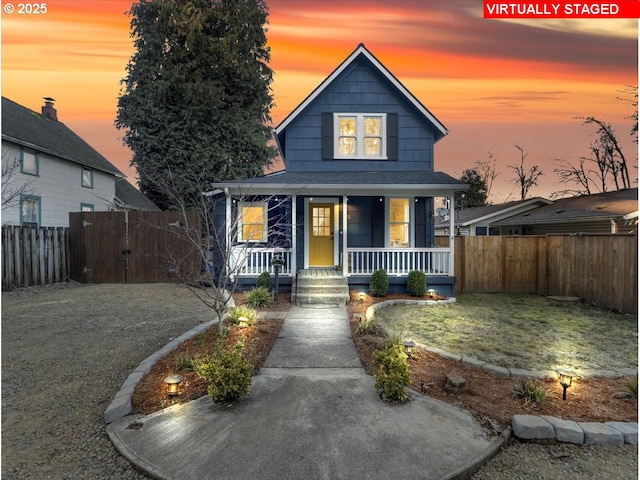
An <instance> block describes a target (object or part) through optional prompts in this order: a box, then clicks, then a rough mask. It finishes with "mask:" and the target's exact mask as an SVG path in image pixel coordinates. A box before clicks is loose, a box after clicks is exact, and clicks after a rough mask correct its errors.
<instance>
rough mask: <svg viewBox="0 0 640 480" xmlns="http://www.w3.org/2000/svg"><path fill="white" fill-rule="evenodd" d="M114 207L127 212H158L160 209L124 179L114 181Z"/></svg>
mask: <svg viewBox="0 0 640 480" xmlns="http://www.w3.org/2000/svg"><path fill="white" fill-rule="evenodd" d="M115 202H116V206H117V207H119V208H125V209H127V210H144V211H152V212H159V211H161V210H160V207H158V206H157V205H156V204H155V203H153V202H152V201H151V200H149V199H148V198H147V197H146V196H145V195H144V194H143V193H142V192H141V191H140V190H138V189H137V188H136V187H134V186H133V185H131V184H130V183H129V182H128V181H127V180H126V179H124V178H117V179H116V198H115Z"/></svg>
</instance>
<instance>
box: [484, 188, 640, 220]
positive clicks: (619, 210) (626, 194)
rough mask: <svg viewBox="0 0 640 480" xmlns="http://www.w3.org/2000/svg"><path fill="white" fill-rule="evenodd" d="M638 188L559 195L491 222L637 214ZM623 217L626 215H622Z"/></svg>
mask: <svg viewBox="0 0 640 480" xmlns="http://www.w3.org/2000/svg"><path fill="white" fill-rule="evenodd" d="M637 212H638V188H629V189H626V190H617V191H615V192H606V193H597V194H593V195H581V196H579V197H570V198H561V199H559V200H556V201H555V202H553V203H552V204H549V205H545V206H542V207H539V208H536V209H534V210H531V211H529V212H526V213H523V214H521V215H516V216H514V217H511V218H508V219H505V220H501V221H499V222H496V223H494V225H496V226H498V225H540V224H551V223H569V222H584V221H594V220H607V219H610V220H614V219H625V220H626V219H630V218H634V215H635V216H636V217H637ZM625 217H626V218H625Z"/></svg>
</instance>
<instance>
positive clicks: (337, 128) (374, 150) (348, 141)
mask: <svg viewBox="0 0 640 480" xmlns="http://www.w3.org/2000/svg"><path fill="white" fill-rule="evenodd" d="M386 120H387V116H386V114H384V113H334V114H333V132H334V151H333V154H334V158H347V159H386V158H387V141H386V140H387V138H386V135H387V122H386Z"/></svg>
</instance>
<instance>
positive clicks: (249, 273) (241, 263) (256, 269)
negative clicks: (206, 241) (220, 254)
mask: <svg viewBox="0 0 640 480" xmlns="http://www.w3.org/2000/svg"><path fill="white" fill-rule="evenodd" d="M276 251H277V252H278V253H279V254H280V255H281V256H282V258H283V259H284V264H283V265H282V266H281V267H280V273H279V275H280V276H291V249H287V248H280V249H276V248H266V247H251V246H247V245H238V246H236V247H233V248H232V249H231V258H230V259H229V264H230V265H229V267H230V268H231V276H232V277H236V276H239V277H257V276H258V275H260V274H261V273H262V272H265V271H266V272H269V273H270V274H271V275H275V267H274V266H273V265H271V261H272V260H273V256H274V254H275V253H276Z"/></svg>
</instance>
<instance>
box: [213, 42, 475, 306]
mask: <svg viewBox="0 0 640 480" xmlns="http://www.w3.org/2000/svg"><path fill="white" fill-rule="evenodd" d="M447 133H448V131H447V129H446V128H445V126H444V125H443V124H442V123H441V122H440V121H439V120H438V119H437V118H436V117H435V116H434V115H433V114H432V113H431V112H430V111H429V110H428V109H427V108H425V107H424V105H422V103H421V102H420V101H419V100H418V99H417V98H416V97H415V96H413V95H412V94H411V92H409V91H408V90H407V89H406V88H405V87H404V85H402V83H401V82H400V81H399V80H398V79H397V78H396V77H395V76H394V75H393V74H391V72H389V70H387V69H386V68H385V67H384V65H382V64H381V63H380V62H379V61H378V59H377V58H376V57H374V56H373V55H372V54H371V52H369V50H367V49H366V48H365V46H364V45H362V44H361V45H359V46H358V48H356V50H355V51H354V52H353V53H351V55H349V56H348V57H347V58H346V59H345V60H344V61H343V62H342V63H341V64H340V65H339V66H338V67H337V68H336V69H335V70H334V71H333V72H332V73H331V74H330V75H329V76H328V77H327V78H326V79H325V80H324V81H323V82H322V83H321V84H320V85H319V86H318V87H317V88H316V89H315V90H314V91H313V92H312V93H311V94H310V95H309V96H308V97H307V98H306V99H305V100H304V101H303V102H302V103H301V104H300V105H299V106H298V107H297V108H296V109H295V110H294V111H293V112H291V114H290V115H289V116H287V117H286V118H285V119H284V120H283V121H282V123H280V125H278V126H277V127H276V129H275V138H276V140H277V143H278V147H279V149H280V153H281V155H282V158H283V160H284V165H285V170H284V171H281V172H277V173H273V174H269V175H265V176H261V177H256V178H248V179H241V180H233V181H226V182H217V183H215V184H213V188H214V189H216V190H217V191H218V192H224V195H225V208H224V214H223V215H224V218H225V220H226V222H225V224H226V238H227V241H228V242H230V243H229V244H230V245H232V247H231V250H232V252H231V255H230V257H231V259H230V265H229V268H232V269H233V270H234V273H233V275H235V276H237V277H238V278H239V279H240V280H241V281H242V282H243V283H245V284H247V283H248V284H250V283H251V282H254V281H255V279H256V278H257V276H258V275H259V274H260V273H262V271H264V270H268V271H270V272H272V273H273V267H272V266H271V263H272V260H273V256H274V254H277V255H278V256H282V257H283V258H284V264H283V265H282V267H280V268H281V269H280V277H281V279H282V283H284V284H286V285H293V286H295V285H296V279H297V278H298V276H299V275H301V274H305V273H306V272H308V271H310V270H313V269H320V270H324V271H325V272H329V271H330V272H332V273H331V274H332V275H334V276H335V275H336V274H337V275H339V276H341V277H346V279H347V282H348V284H349V287H350V288H351V289H357V290H366V289H367V288H368V286H369V279H370V276H371V274H372V273H373V272H374V271H375V270H377V269H385V270H386V271H387V274H388V276H389V280H390V289H391V290H392V291H393V290H394V289H395V290H404V288H405V285H406V276H407V274H408V272H410V271H411V270H422V271H424V272H425V273H426V275H427V284H428V286H429V288H434V289H435V290H436V291H437V292H438V293H440V294H443V295H447V296H451V295H454V294H455V277H454V274H453V272H454V266H453V257H454V256H453V235H452V236H451V238H450V239H449V246H448V247H445V248H435V247H434V220H435V219H434V197H448V198H449V200H450V202H449V204H450V205H453V204H454V202H453V195H454V193H455V192H456V191H460V190H465V189H466V188H467V185H465V184H463V183H461V182H460V181H459V180H456V179H454V178H453V177H451V176H449V175H447V174H445V173H443V172H436V171H434V146H435V144H436V142H437V141H438V140H440V139H442V138H443V137H444V136H445V135H447ZM450 218H451V219H453V215H450ZM452 227H453V225H452ZM453 230H454V229H453V228H451V229H450V230H449V231H451V232H453Z"/></svg>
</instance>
